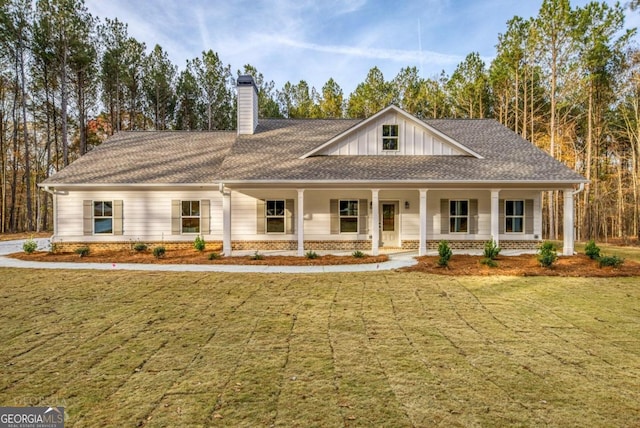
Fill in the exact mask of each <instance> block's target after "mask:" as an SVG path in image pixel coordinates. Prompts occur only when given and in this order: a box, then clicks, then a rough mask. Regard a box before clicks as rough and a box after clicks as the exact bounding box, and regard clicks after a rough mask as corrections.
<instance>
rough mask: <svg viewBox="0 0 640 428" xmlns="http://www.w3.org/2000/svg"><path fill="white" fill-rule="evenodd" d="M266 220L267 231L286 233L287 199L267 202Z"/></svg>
mask: <svg viewBox="0 0 640 428" xmlns="http://www.w3.org/2000/svg"><path fill="white" fill-rule="evenodd" d="M264 207H265V220H266V223H267V233H284V230H285V201H284V200H275V201H269V200H267V201H266V202H265V205H264Z"/></svg>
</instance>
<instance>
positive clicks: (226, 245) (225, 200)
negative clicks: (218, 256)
mask: <svg viewBox="0 0 640 428" xmlns="http://www.w3.org/2000/svg"><path fill="white" fill-rule="evenodd" d="M222 253H223V254H224V255H225V256H226V257H229V256H231V191H230V190H227V189H225V190H224V191H223V192H222Z"/></svg>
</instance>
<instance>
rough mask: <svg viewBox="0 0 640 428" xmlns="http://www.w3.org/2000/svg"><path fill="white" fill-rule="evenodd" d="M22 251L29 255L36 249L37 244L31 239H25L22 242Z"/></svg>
mask: <svg viewBox="0 0 640 428" xmlns="http://www.w3.org/2000/svg"><path fill="white" fill-rule="evenodd" d="M22 249H23V250H24V252H25V253H27V254H31V253H33V252H34V251H35V250H37V249H38V243H37V242H36V241H34V240H33V239H27V240H26V241H24V244H22Z"/></svg>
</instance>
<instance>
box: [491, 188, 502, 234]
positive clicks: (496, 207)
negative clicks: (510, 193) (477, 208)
mask: <svg viewBox="0 0 640 428" xmlns="http://www.w3.org/2000/svg"><path fill="white" fill-rule="evenodd" d="M491 237H492V238H493V240H494V241H495V242H496V245H498V244H500V190H495V189H492V190H491Z"/></svg>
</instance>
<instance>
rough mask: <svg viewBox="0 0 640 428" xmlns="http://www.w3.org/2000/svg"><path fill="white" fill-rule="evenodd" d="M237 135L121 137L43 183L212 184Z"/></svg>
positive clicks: (179, 133) (136, 133) (160, 133)
mask: <svg viewBox="0 0 640 428" xmlns="http://www.w3.org/2000/svg"><path fill="white" fill-rule="evenodd" d="M235 136H236V133H235V132H234V131H231V132H188V131H127V132H119V133H117V134H115V135H114V136H112V137H109V139H107V141H106V142H104V143H103V144H101V145H99V146H98V147H96V148H95V149H93V150H91V151H90V152H88V153H87V154H86V155H84V156H82V157H81V158H79V159H78V160H76V161H74V162H72V163H71V164H70V165H69V166H67V167H66V168H64V169H62V170H61V171H60V172H58V173H56V174H54V175H53V176H51V177H49V178H48V179H46V180H45V181H44V182H43V184H197V183H203V184H204V183H212V182H214V181H215V180H216V177H215V175H216V174H217V172H218V171H219V169H220V166H221V164H222V161H223V160H224V157H225V155H226V154H227V153H228V152H229V149H230V148H231V145H232V144H233V142H234V140H235Z"/></svg>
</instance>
